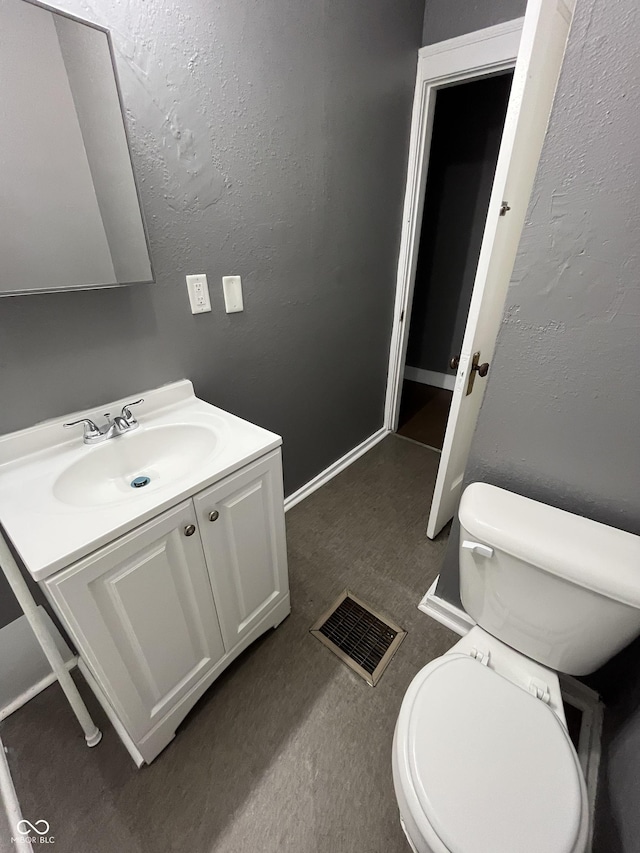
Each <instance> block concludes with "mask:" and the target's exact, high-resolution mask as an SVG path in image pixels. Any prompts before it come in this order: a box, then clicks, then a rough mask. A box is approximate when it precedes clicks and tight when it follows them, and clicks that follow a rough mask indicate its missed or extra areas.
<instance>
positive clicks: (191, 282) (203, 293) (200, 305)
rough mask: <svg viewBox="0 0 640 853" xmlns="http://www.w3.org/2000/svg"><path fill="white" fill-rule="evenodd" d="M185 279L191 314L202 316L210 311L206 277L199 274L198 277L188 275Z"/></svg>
mask: <svg viewBox="0 0 640 853" xmlns="http://www.w3.org/2000/svg"><path fill="white" fill-rule="evenodd" d="M186 278H187V290H188V292H189V304H190V305H191V313H192V314H204V312H205V311H211V302H210V300H209V285H208V284H207V277H206V275H204V273H201V274H200V275H188V276H187V277H186Z"/></svg>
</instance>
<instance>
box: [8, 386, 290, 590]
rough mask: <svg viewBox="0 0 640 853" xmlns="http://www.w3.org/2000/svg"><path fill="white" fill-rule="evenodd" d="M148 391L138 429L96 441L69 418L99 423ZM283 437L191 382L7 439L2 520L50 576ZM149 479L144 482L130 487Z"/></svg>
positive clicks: (27, 559)
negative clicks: (68, 426)
mask: <svg viewBox="0 0 640 853" xmlns="http://www.w3.org/2000/svg"><path fill="white" fill-rule="evenodd" d="M138 397H144V402H143V403H142V404H141V405H140V406H138V407H137V408H136V418H137V420H138V422H139V424H140V426H139V427H138V429H136V430H134V431H132V432H130V433H125V434H124V435H120V436H116V437H115V438H110V439H108V440H107V441H105V442H104V443H102V444H96V445H93V446H89V445H85V444H83V442H82V430H81V429H80V428H78V432H77V433H75V434H74V433H71V432H70V431H68V430H65V429H63V428H62V426H63V423H65V422H66V421H71V420H78V418H91V419H92V420H97V421H100V420H101V419H102V415H101V413H102V412H107V411H109V412H118V411H120V410H121V408H122V406H123V405H124V404H125V403H126V402H127V401H128V400H133V399H136V398H138ZM281 443H282V439H281V438H280V436H278V435H274V433H272V432H268V431H267V430H265V429H262V428H260V427H258V426H255V424H251V423H248V422H247V421H244V420H241V419H240V418H237V417H235V416H234V415H232V414H230V413H229V412H225V411H223V410H222V409H218V408H217V407H216V406H211V405H210V404H209V403H205V402H204V400H199V399H198V398H197V397H196V396H195V394H194V391H193V386H192V384H191V382H189V381H188V380H186V379H183V380H180V381H179V382H174V383H172V384H171V385H164V386H163V387H162V388H156V389H154V390H151V391H146V392H144V391H143V392H142V393H137V394H135V393H132V394H131V395H130V396H128V397H126V398H123V399H120V400H116V401H115V402H110V403H105V404H103V405H102V406H100V407H99V408H96V409H88V410H84V411H81V412H72V413H70V414H67V415H65V416H64V417H57V418H54V419H53V420H51V421H46V422H45V423H42V424H38V425H36V426H33V427H29V429H26V430H21V431H20V432H14V433H11V434H9V435H0V519H2V526H3V527H4V529H5V531H6V532H7V534H8V535H9V537H10V539H11V541H12V542H13V544H14V545H15V547H16V550H17V551H18V553H19V554H20V556H21V557H22V560H23V561H24V564H25V565H26V567H27V569H28V570H29V572H30V574H31V576H32V577H33V579H34V580H36V581H41V580H44V579H45V578H47V577H49V576H50V575H51V574H53V572H56V571H58V570H59V569H63V568H65V567H66V566H69V565H71V563H73V562H74V561H76V560H79V559H81V558H82V557H84V556H86V555H87V554H90V553H92V552H93V551H95V550H96V549H98V548H100V547H101V546H102V545H106V544H107V543H108V542H112V541H113V540H114V539H116V538H117V537H119V536H123V535H124V534H126V533H128V532H129V531H131V530H133V529H134V528H135V527H138V526H139V525H141V524H143V523H144V522H145V521H149V520H150V519H152V518H156V517H157V516H159V515H160V514H161V513H162V512H164V510H167V509H171V508H173V507H175V506H178V504H180V503H181V502H182V501H185V500H188V499H190V498H192V497H193V496H194V495H196V494H197V493H198V492H201V491H203V490H204V489H207V488H208V487H209V486H211V485H213V484H214V483H216V482H218V481H219V480H221V479H222V478H223V477H225V476H227V475H228V474H230V473H232V472H234V471H237V470H238V469H239V468H240V467H241V466H243V465H248V464H249V463H250V462H252V461H253V460H254V459H258V458H259V457H261V456H264V454H265V453H269V452H270V451H271V450H274V449H275V448H277V447H279V446H280V444H281ZM137 477H143V478H146V477H148V478H149V482H148V483H146V482H145V485H143V486H141V487H139V488H133V487H132V485H131V483H132V482H133V480H134V479H135V478H137Z"/></svg>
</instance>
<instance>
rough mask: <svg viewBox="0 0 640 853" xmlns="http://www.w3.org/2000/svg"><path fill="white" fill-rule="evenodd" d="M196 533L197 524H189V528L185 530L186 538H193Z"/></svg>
mask: <svg viewBox="0 0 640 853" xmlns="http://www.w3.org/2000/svg"><path fill="white" fill-rule="evenodd" d="M195 532H196V526H195V524H187V526H186V527H185V529H184V535H185V536H193V534H194V533H195Z"/></svg>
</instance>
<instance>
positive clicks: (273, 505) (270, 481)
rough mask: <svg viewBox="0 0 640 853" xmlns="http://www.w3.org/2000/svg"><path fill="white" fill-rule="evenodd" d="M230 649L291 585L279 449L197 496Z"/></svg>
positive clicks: (204, 541) (225, 635) (210, 570)
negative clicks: (288, 570) (289, 580)
mask: <svg viewBox="0 0 640 853" xmlns="http://www.w3.org/2000/svg"><path fill="white" fill-rule="evenodd" d="M194 503H195V505H196V512H197V515H198V522H199V525H200V533H201V536H202V542H203V545H204V551H205V556H206V560H207V565H208V567H209V574H210V577H211V585H212V586H213V592H214V597H215V600H216V605H217V609H218V615H219V618H220V626H221V627H222V636H223V637H224V643H225V646H226V648H227V651H230V650H231V649H232V648H233V647H234V646H235V645H236V644H237V643H238V642H239V641H240V640H242V638H243V637H244V636H245V635H246V634H248V633H249V632H250V631H251V630H252V629H253V628H254V627H255V626H256V625H257V624H258V623H259V622H260V621H261V620H262V619H263V618H264V617H265V616H266V615H267V614H268V612H269V610H270V609H271V608H272V607H274V606H275V605H276V604H277V603H278V601H279V599H280V598H282V597H283V596H285V595H286V594H287V592H288V589H289V583H288V575H287V550H286V542H285V528H284V498H283V493H282V463H281V461H280V451H279V450H276V451H274V452H273V453H270V454H269V455H268V456H265V457H264V458H262V459H259V460H258V461H257V462H254V463H252V464H251V465H248V466H247V467H246V468H243V469H242V470H241V471H239V472H238V473H237V474H234V475H232V476H231V477H227V478H226V479H225V480H222V481H221V482H220V483H218V484H217V485H215V486H212V487H211V488H210V489H207V490H206V491H204V492H201V493H200V494H199V495H196V497H195V498H194Z"/></svg>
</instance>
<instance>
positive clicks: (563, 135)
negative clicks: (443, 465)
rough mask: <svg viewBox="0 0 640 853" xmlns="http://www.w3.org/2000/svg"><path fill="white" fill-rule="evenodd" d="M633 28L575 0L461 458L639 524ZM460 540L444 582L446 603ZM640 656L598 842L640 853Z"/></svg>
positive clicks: (484, 476) (637, 529)
mask: <svg viewBox="0 0 640 853" xmlns="http://www.w3.org/2000/svg"><path fill="white" fill-rule="evenodd" d="M639 33H640V11H639V10H638V7H637V4H636V3H635V0H618V2H617V3H615V4H611V3H606V2H605V0H594V2H578V4H577V7H576V14H575V20H574V23H573V27H572V30H571V33H570V36H569V44H568V49H567V55H566V58H565V63H564V67H563V70H562V74H561V78H560V81H559V85H558V92H557V96H556V101H555V105H554V108H553V112H552V116H551V122H550V127H549V132H548V134H547V138H546V141H545V145H544V149H543V152H542V157H541V160H540V166H539V168H538V174H537V178H536V182H535V186H534V190H533V196H532V201H531V205H530V207H529V212H528V216H527V222H526V225H525V228H524V232H523V236H522V241H521V245H520V250H519V254H518V259H517V262H516V269H515V271H514V275H513V280H512V283H511V287H510V290H509V294H508V297H507V307H506V311H505V317H504V322H503V324H502V328H501V331H500V334H499V336H498V343H497V348H496V352H495V356H494V361H493V365H492V369H491V372H490V374H489V381H488V387H487V392H486V396H485V400H484V404H483V407H482V410H481V412H480V417H479V420H478V426H477V430H476V434H475V438H474V441H473V446H472V449H471V457H470V461H469V465H468V468H467V479H468V480H470V481H472V480H484V481H486V482H491V483H495V484H496V485H500V486H503V487H505V488H507V489H512V490H513V491H516V492H520V493H521V494H525V495H527V496H529V497H532V498H534V499H537V500H541V501H546V502H548V503H551V504H553V505H556V506H559V507H561V508H563V509H566V510H569V511H570V512H576V513H579V514H582V515H585V516H587V517H589V518H593V519H595V520H597V521H601V522H604V523H606V524H611V525H613V526H615V527H619V528H621V529H624V530H628V531H630V532H632V533H636V534H640V489H639V487H638V484H639V483H640V441H639V439H638V424H639V423H640V373H639V372H638V369H637V366H638V363H639V362H640V334H639V327H640V288H639V287H638V280H639V279H640V233H639V232H638V228H637V223H638V221H639V220H640V191H639V187H638V181H639V177H640V147H639V146H638V142H637V140H638V131H639V124H640V87H639V86H638V64H637V44H638V35H639ZM456 548H457V541H455V540H453V539H452V541H451V545H450V548H449V551H448V555H447V562H446V564H445V566H444V568H443V573H442V578H443V585H442V586H441V587H439V593H440V594H441V595H444V596H445V597H447V598H449V599H450V600H453V601H455V598H456V595H457V560H456V559H455V556H456V555H455V550H456ZM639 572H640V567H639ZM623 654H624V653H623ZM639 662H640V648H639V647H638V644H635V646H634V647H633V648H632V649H631V650H630V651H629V652H628V653H627V654H626V656H625V666H624V667H623V668H621V672H620V677H619V678H612V677H610V678H609V679H608V681H609V684H612V683H616V682H617V683H618V685H620V684H621V683H622V684H624V689H623V691H622V697H621V698H620V699H619V707H620V708H622V709H624V710H621V711H620V712H619V713H617V714H613V715H610V716H607V717H606V718H605V725H606V727H607V737H606V742H607V743H608V744H609V748H608V750H605V757H606V759H607V760H606V761H605V766H604V772H603V777H602V779H603V781H604V787H603V788H602V792H601V793H602V802H603V803H604V805H603V808H606V807H607V803H608V804H609V808H608V814H607V818H608V820H607V821H602V823H603V825H604V824H606V825H605V826H604V828H603V829H602V832H604V833H606V839H602V838H601V839H600V844H599V850H602V851H613V850H615V851H617V853H618V852H619V851H624V853H631V851H634V853H637V851H638V850H639V849H640V848H639V841H638V838H639V832H640V823H639V821H638V803H637V796H638V790H639V789H640V775H639V769H638V768H640V711H639V710H638V702H637V697H638V695H640V693H639V689H640V663H639ZM609 666H610V667H612V668H613V667H615V666H616V662H612V663H611V664H610V665H609ZM605 676H606V672H605ZM601 678H604V676H602V675H601ZM606 680H607V679H606V678H605V681H606ZM634 697H635V698H634ZM605 698H606V694H605Z"/></svg>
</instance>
